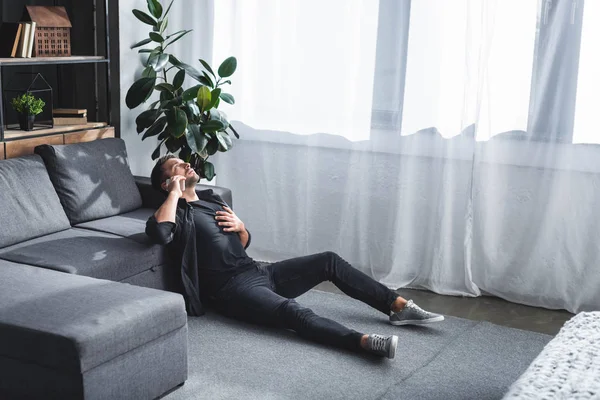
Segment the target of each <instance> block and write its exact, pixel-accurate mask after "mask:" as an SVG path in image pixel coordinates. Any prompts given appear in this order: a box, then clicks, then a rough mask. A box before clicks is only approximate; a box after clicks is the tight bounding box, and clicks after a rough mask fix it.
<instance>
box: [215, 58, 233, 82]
mask: <svg viewBox="0 0 600 400" xmlns="http://www.w3.org/2000/svg"><path fill="white" fill-rule="evenodd" d="M236 68H237V59H236V58H235V57H229V58H228V59H226V60H225V61H223V62H222V63H221V65H220V66H219V70H218V72H219V76H220V77H221V78H227V77H228V76H231V75H233V73H234V72H235V69H236Z"/></svg>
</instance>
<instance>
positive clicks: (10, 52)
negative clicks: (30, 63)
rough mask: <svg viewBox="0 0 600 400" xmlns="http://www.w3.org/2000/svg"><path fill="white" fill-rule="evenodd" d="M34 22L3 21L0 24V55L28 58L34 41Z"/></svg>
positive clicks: (31, 52) (31, 53)
mask: <svg viewBox="0 0 600 400" xmlns="http://www.w3.org/2000/svg"><path fill="white" fill-rule="evenodd" d="M35 25H36V23H35V22H3V23H2V25H1V26H0V57H22V58H30V57H31V56H32V55H33V48H34V42H35Z"/></svg>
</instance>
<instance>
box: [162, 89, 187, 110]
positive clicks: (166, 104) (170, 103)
mask: <svg viewBox="0 0 600 400" xmlns="http://www.w3.org/2000/svg"><path fill="white" fill-rule="evenodd" d="M160 93H161V94H162V93H169V92H160ZM181 104H182V102H181V96H177V97H173V98H172V99H170V100H165V101H161V103H160V108H163V109H170V108H174V107H179V106H181Z"/></svg>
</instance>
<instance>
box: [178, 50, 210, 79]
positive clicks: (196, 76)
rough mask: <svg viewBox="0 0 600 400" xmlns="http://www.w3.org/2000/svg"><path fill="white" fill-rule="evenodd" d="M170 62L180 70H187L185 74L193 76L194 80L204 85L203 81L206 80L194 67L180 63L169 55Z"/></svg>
mask: <svg viewBox="0 0 600 400" xmlns="http://www.w3.org/2000/svg"><path fill="white" fill-rule="evenodd" d="M169 61H170V62H171V64H173V65H175V66H176V67H179V68H183V69H184V70H185V72H186V73H187V74H188V75H189V76H191V77H192V78H194V79H195V80H197V81H198V82H200V83H202V81H201V79H202V78H204V77H203V76H202V74H201V73H200V72H199V71H198V70H197V69H196V68H194V67H192V66H191V65H188V64H186V63H184V62H181V61H179V60H178V59H177V58H176V57H175V56H174V55H172V54H171V55H169Z"/></svg>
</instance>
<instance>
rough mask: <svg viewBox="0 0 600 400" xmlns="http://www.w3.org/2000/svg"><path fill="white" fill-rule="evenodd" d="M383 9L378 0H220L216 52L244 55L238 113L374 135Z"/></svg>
mask: <svg viewBox="0 0 600 400" xmlns="http://www.w3.org/2000/svg"><path fill="white" fill-rule="evenodd" d="M377 16H378V2H376V1H372V0H327V1H321V0H305V1H279V0H219V1H217V2H216V8H215V20H216V21H218V22H217V24H215V36H214V37H215V56H214V59H215V61H216V62H220V61H221V60H223V59H225V58H226V57H228V56H229V55H231V54H235V55H236V56H237V57H238V58H239V59H240V69H239V71H238V73H237V74H236V75H235V78H236V84H235V85H234V86H233V88H232V94H233V95H234V96H235V98H236V99H237V106H236V107H235V108H232V111H231V115H230V116H231V117H232V118H235V119H239V120H241V121H244V122H245V123H247V124H249V125H251V126H253V127H255V128H257V129H265V130H268V129H271V130H276V131H286V132H292V133H295V134H312V133H334V134H337V135H343V136H344V137H347V138H349V139H351V140H363V139H368V138H369V127H370V123H371V113H370V110H371V103H372V91H373V69H374V65H375V48H376V43H377ZM349 115H352V116H353V117H352V118H348V116H349Z"/></svg>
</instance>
